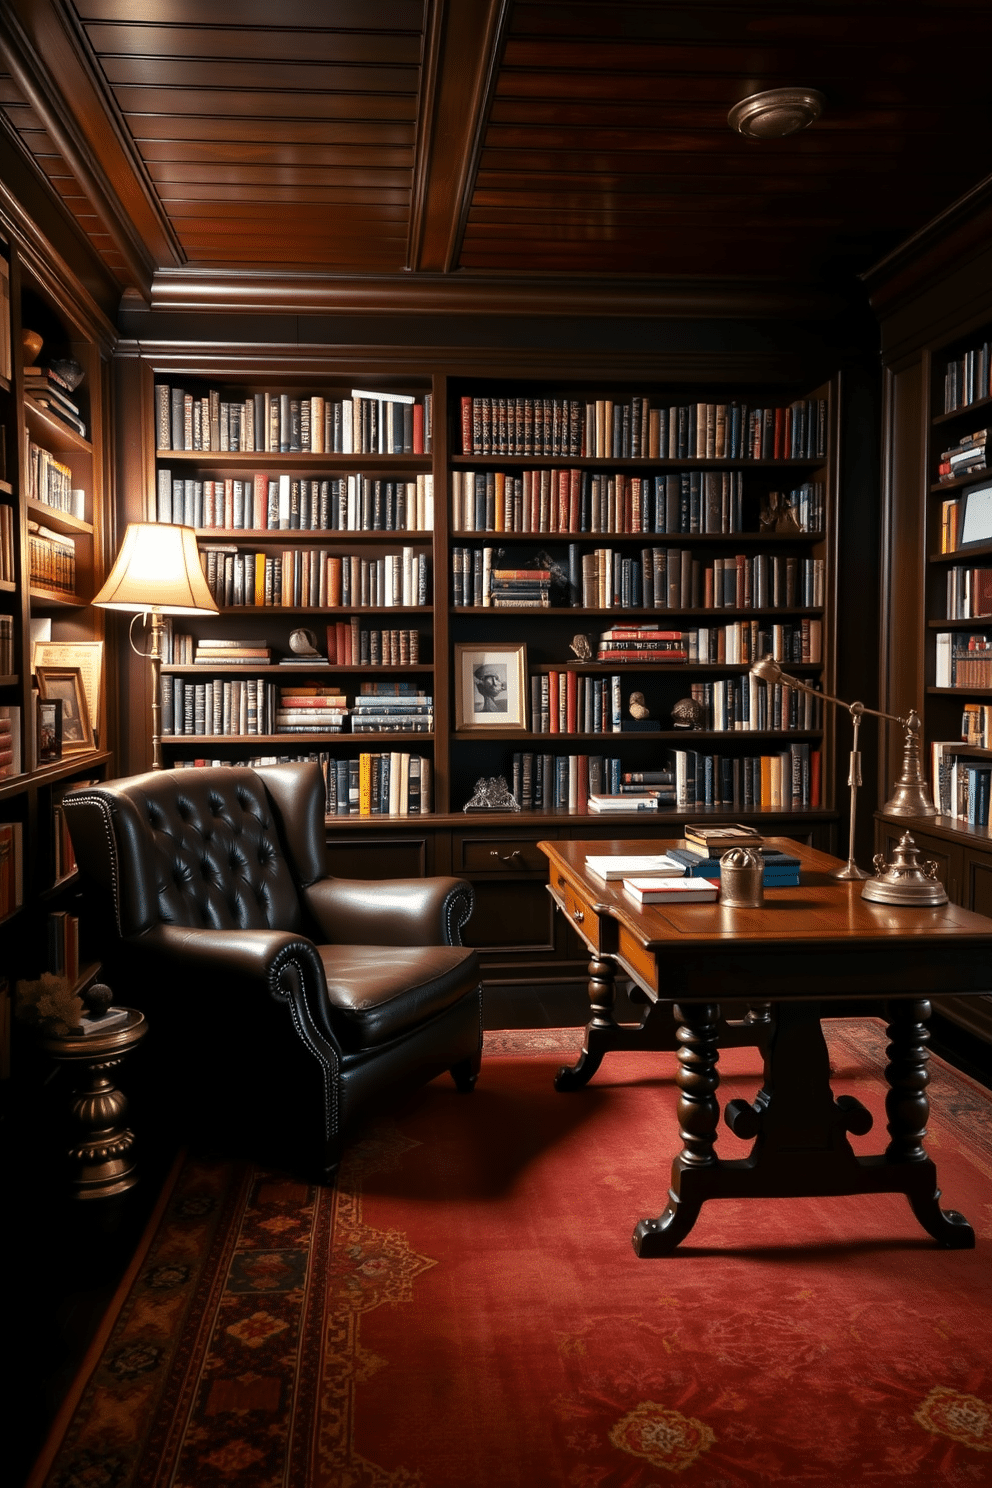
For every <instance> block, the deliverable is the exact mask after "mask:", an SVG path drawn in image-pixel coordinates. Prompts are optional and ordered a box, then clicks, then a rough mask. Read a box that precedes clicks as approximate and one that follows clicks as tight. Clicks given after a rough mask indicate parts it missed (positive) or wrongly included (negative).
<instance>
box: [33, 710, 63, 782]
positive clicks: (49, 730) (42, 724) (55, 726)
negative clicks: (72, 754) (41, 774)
mask: <svg viewBox="0 0 992 1488" xmlns="http://www.w3.org/2000/svg"><path fill="white" fill-rule="evenodd" d="M61 758H62V699H61V698H43V697H39V698H38V763H39V765H51V764H54V763H55V761H56V760H60V759H61Z"/></svg>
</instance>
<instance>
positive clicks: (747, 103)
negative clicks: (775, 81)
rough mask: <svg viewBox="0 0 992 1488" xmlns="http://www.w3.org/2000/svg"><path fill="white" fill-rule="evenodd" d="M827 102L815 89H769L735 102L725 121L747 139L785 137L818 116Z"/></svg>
mask: <svg viewBox="0 0 992 1488" xmlns="http://www.w3.org/2000/svg"><path fill="white" fill-rule="evenodd" d="M826 101H827V100H826V99H825V98H824V96H823V94H822V93H818V92H817V90H816V89H815V88H769V89H768V91H767V92H765V93H752V94H751V96H750V98H742V99H741V101H740V103H735V104H734V106H733V108H732V109H731V110H730V113H729V114H728V115H727V123H728V124H729V125H730V127H731V129H736V130H737V132H738V134H743V135H745V136H746V137H747V138H748V139H784V138H785V136H786V135H787V134H797V133H798V132H799V130H800V129H806V128H807V127H808V126H809V125H810V124H812V123H813V121H814V119H818V118H819V117H820V114H821V113H822V112H823V105H824V104H825V103H826Z"/></svg>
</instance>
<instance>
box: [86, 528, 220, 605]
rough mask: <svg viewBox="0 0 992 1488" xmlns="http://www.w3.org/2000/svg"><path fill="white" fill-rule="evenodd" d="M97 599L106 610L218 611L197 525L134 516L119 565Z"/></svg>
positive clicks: (112, 570)
mask: <svg viewBox="0 0 992 1488" xmlns="http://www.w3.org/2000/svg"><path fill="white" fill-rule="evenodd" d="M93 603H94V604H95V605H99V607H100V608H101V609H104V610H131V611H135V610H142V611H144V610H158V611H159V612H160V613H161V614H163V615H198V614H202V613H204V612H207V613H210V614H217V605H216V603H215V601H214V597H213V595H212V594H211V593H210V590H209V589H208V588H207V581H206V579H205V578H204V577H203V570H202V568H201V567H200V554H199V550H198V549H197V546H196V533H195V532H194V531H193V529H192V527H178V526H172V525H170V524H168V523H165V522H129V523H128V526H127V530H126V531H125V533H124V541H123V542H122V543H121V550H120V552H119V553H118V554H117V558H116V560H115V562H114V566H113V568H112V569H111V570H110V573H109V574H108V575H107V580H106V583H105V584H104V586H103V588H102V589H101V590H100V592H99V594H98V595H97V596H96V597H95V599H94V600H93Z"/></svg>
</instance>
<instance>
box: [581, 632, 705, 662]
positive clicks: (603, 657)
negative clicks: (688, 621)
mask: <svg viewBox="0 0 992 1488" xmlns="http://www.w3.org/2000/svg"><path fill="white" fill-rule="evenodd" d="M593 659H594V660H595V661H598V662H614V661H621V662H646V661H652V662H660V663H669V664H670V663H672V662H678V661H688V660H689V643H688V639H687V636H686V633H685V631H681V630H662V628H661V626H660V625H658V624H657V623H652V624H646V625H636V624H631V625H611V626H610V628H609V630H604V631H601V632H600V635H599V639H598V641H597V642H596V651H595V656H594V658H593Z"/></svg>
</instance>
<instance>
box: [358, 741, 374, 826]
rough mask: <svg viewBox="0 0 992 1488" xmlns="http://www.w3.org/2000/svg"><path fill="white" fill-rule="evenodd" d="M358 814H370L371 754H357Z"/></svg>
mask: <svg viewBox="0 0 992 1488" xmlns="http://www.w3.org/2000/svg"><path fill="white" fill-rule="evenodd" d="M358 814H359V816H371V815H372V756H371V755H370V754H360V755H359V756H358Z"/></svg>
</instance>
